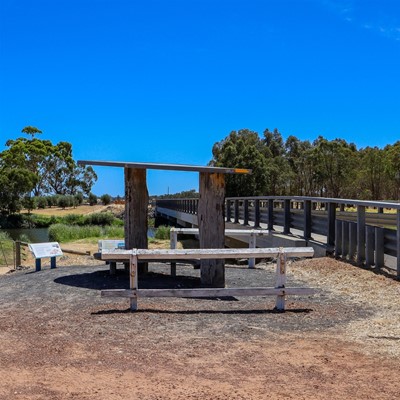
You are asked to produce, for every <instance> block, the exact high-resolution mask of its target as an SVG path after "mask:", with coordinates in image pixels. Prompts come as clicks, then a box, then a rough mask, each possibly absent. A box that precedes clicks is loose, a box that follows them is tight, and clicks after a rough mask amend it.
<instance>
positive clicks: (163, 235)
mask: <svg viewBox="0 0 400 400" xmlns="http://www.w3.org/2000/svg"><path fill="white" fill-rule="evenodd" d="M170 230H171V227H170V226H165V225H160V226H159V227H158V228H157V229H156V232H155V234H154V238H155V239H160V240H166V239H169V233H170Z"/></svg>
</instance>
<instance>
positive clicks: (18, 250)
mask: <svg viewBox="0 0 400 400" xmlns="http://www.w3.org/2000/svg"><path fill="white" fill-rule="evenodd" d="M20 266H21V242H20V241H19V240H17V241H16V242H15V269H17V268H19V267H20Z"/></svg>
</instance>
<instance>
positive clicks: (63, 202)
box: [57, 196, 71, 209]
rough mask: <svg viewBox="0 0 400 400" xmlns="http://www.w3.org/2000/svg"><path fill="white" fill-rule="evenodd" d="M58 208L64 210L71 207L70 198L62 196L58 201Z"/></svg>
mask: <svg viewBox="0 0 400 400" xmlns="http://www.w3.org/2000/svg"><path fill="white" fill-rule="evenodd" d="M57 206H58V207H61V208H62V209H64V208H66V207H70V206H71V202H70V199H69V198H68V196H60V197H59V198H58V199H57Z"/></svg>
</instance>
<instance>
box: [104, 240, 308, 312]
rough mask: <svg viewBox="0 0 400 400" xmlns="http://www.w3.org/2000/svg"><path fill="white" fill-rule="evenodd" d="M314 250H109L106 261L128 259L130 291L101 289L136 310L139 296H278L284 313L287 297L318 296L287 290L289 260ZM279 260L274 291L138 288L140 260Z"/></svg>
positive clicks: (105, 253) (306, 292) (297, 290)
mask: <svg viewBox="0 0 400 400" xmlns="http://www.w3.org/2000/svg"><path fill="white" fill-rule="evenodd" d="M313 255H314V250H313V248H312V247H289V248H258V249H186V250H181V249H173V250H171V249H169V250H168V249H157V250H144V249H133V250H106V251H104V252H103V253H102V258H103V259H104V260H107V259H110V260H118V259H119V260H126V259H127V258H129V276H130V280H129V287H130V289H108V290H102V291H101V295H102V296H104V297H126V298H129V299H130V309H131V310H132V311H135V310H137V307H138V306H137V299H138V297H221V296H271V295H272V296H277V297H276V309H277V310H280V311H284V310H285V296H286V295H311V294H315V290H314V289H310V288H287V287H286V260H287V259H288V258H293V257H312V256H313ZM271 257H274V258H275V257H276V258H277V267H276V285H275V287H274V288H267V287H246V288H199V289H139V288H138V274H137V266H138V262H139V261H144V260H146V261H160V260H186V259H200V260H203V259H232V258H233V259H235V258H271Z"/></svg>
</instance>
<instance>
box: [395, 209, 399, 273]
mask: <svg viewBox="0 0 400 400" xmlns="http://www.w3.org/2000/svg"><path fill="white" fill-rule="evenodd" d="M396 239H397V254H396V257H397V278H400V209H398V210H397V232H396Z"/></svg>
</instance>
